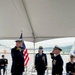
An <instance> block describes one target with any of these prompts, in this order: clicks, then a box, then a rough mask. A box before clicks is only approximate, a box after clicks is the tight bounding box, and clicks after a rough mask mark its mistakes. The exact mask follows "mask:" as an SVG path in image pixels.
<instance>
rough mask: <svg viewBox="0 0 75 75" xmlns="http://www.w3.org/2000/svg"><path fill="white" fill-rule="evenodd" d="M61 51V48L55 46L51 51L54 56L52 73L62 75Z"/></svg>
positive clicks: (52, 56)
mask: <svg viewBox="0 0 75 75" xmlns="http://www.w3.org/2000/svg"><path fill="white" fill-rule="evenodd" d="M61 51H62V49H61V48H59V47H58V46H55V47H54V49H53V51H52V53H50V55H51V58H52V75H62V72H63V59H62V57H61V55H60V52H61Z"/></svg>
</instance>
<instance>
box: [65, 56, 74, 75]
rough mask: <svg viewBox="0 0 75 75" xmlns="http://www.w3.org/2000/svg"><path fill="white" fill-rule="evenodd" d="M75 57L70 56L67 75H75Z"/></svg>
mask: <svg viewBox="0 0 75 75" xmlns="http://www.w3.org/2000/svg"><path fill="white" fill-rule="evenodd" d="M74 61H75V57H74V56H73V55H70V61H69V62H67V63H66V74H67V75H75V62H74Z"/></svg>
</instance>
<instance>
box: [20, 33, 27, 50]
mask: <svg viewBox="0 0 75 75" xmlns="http://www.w3.org/2000/svg"><path fill="white" fill-rule="evenodd" d="M22 38H23V35H22V33H21V35H20V39H22ZM25 48H26V46H25V44H24V41H23V44H22V50H23V51H24V49H25Z"/></svg>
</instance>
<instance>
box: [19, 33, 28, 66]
mask: <svg viewBox="0 0 75 75" xmlns="http://www.w3.org/2000/svg"><path fill="white" fill-rule="evenodd" d="M20 39H22V33H21V36H20ZM22 50H23V54H24V66H27V64H28V61H29V56H28V50H27V48H26V46H25V43H24V41H23V45H22Z"/></svg>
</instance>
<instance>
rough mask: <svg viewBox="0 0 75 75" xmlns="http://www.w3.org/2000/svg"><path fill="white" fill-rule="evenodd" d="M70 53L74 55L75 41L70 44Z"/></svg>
mask: <svg viewBox="0 0 75 75" xmlns="http://www.w3.org/2000/svg"><path fill="white" fill-rule="evenodd" d="M70 55H74V56H75V42H74V44H73V46H72V49H71V51H70Z"/></svg>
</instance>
